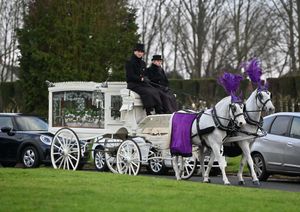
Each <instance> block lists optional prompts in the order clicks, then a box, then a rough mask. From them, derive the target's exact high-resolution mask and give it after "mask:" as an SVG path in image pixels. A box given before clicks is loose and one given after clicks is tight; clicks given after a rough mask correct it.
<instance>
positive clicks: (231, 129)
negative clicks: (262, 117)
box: [212, 103, 244, 131]
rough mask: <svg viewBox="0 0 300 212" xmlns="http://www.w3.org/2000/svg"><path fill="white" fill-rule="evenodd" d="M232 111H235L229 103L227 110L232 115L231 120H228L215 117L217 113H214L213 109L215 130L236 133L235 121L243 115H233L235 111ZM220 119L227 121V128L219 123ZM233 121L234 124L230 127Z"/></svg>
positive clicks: (214, 109)
mask: <svg viewBox="0 0 300 212" xmlns="http://www.w3.org/2000/svg"><path fill="white" fill-rule="evenodd" d="M242 105H244V104H242ZM233 109H235V106H234V105H233V103H231V104H230V105H229V110H231V112H232V114H233V119H231V118H230V119H228V118H224V117H221V116H218V115H217V111H216V108H215V107H213V109H212V118H213V120H214V123H215V125H216V127H217V128H219V129H221V130H224V131H236V128H237V126H236V124H235V120H236V119H237V118H238V117H239V116H242V115H244V113H238V114H235V111H233ZM220 119H223V120H227V121H228V122H229V124H228V126H225V125H223V124H222V123H221V121H220ZM231 121H233V123H234V124H232V125H230V122H231Z"/></svg>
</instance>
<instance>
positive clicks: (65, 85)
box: [48, 81, 126, 92]
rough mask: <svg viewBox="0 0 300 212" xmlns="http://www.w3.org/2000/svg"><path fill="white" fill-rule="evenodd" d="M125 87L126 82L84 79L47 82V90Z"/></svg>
mask: <svg viewBox="0 0 300 212" xmlns="http://www.w3.org/2000/svg"><path fill="white" fill-rule="evenodd" d="M114 88H115V89H122V88H126V82H93V81H90V82H86V81H72V82H55V83H49V88H48V90H49V92H58V91H72V90H78V91H96V90H107V91H109V90H110V89H114Z"/></svg>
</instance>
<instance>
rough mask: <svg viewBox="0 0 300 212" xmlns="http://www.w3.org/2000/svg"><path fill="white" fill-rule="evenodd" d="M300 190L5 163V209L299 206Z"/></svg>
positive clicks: (0, 182)
mask: <svg viewBox="0 0 300 212" xmlns="http://www.w3.org/2000/svg"><path fill="white" fill-rule="evenodd" d="M299 210H300V194H299V193H293V192H284V191H274V190H263V189H259V188H258V189H253V188H244V187H235V186H224V185H213V184H204V183H199V182H191V181H176V180H173V179H162V178H157V177H145V176H127V175H119V174H111V173H99V172H91V171H64V170H54V169H52V168H38V169H22V168H0V211H172V212H173V211H299Z"/></svg>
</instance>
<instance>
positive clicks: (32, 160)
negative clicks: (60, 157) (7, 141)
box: [22, 146, 40, 168]
mask: <svg viewBox="0 0 300 212" xmlns="http://www.w3.org/2000/svg"><path fill="white" fill-rule="evenodd" d="M39 160H40V158H39V154H38V151H37V149H36V148H35V147H33V146H28V147H26V148H25V149H24V150H23V152H22V163H23V165H24V167H25V168H36V167H38V166H39V165H40V161H39Z"/></svg>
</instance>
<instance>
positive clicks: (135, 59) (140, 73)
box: [125, 43, 164, 115]
mask: <svg viewBox="0 0 300 212" xmlns="http://www.w3.org/2000/svg"><path fill="white" fill-rule="evenodd" d="M144 52H145V50H144V44H139V43H138V44H136V46H135V47H134V49H133V55H132V56H131V58H130V59H129V60H128V61H127V62H126V66H125V69H126V82H127V88H128V89H130V90H132V91H134V92H136V93H138V94H139V95H140V97H141V100H142V102H143V105H144V108H145V109H146V113H147V115H150V114H151V111H152V110H153V109H155V113H156V114H160V113H164V111H163V107H162V101H161V95H160V91H159V89H157V88H155V87H153V86H152V85H150V80H149V79H148V78H146V77H145V70H146V63H145V62H144V61H143V59H142V57H143V56H144Z"/></svg>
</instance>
